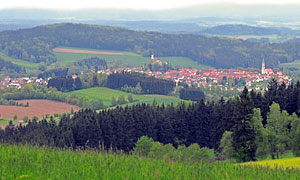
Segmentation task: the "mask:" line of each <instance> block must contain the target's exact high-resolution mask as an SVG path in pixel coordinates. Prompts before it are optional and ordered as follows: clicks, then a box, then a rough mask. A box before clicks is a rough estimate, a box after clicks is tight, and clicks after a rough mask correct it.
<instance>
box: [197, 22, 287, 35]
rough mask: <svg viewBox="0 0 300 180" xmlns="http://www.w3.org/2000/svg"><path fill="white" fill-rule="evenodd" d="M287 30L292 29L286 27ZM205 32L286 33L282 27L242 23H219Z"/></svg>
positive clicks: (221, 33) (217, 33) (219, 33)
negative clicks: (265, 26)
mask: <svg viewBox="0 0 300 180" xmlns="http://www.w3.org/2000/svg"><path fill="white" fill-rule="evenodd" d="M285 30H286V31H288V30H290V33H292V30H291V29H285ZM201 33H205V34H215V35H258V36H261V35H272V34H281V33H284V32H283V31H281V30H280V29H276V28H264V27H255V26H248V25H242V24H225V25H219V26H215V27H212V28H208V29H205V30H203V31H201Z"/></svg>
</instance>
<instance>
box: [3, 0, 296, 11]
mask: <svg viewBox="0 0 300 180" xmlns="http://www.w3.org/2000/svg"><path fill="white" fill-rule="evenodd" d="M1 1H2V2H1V3H0V9H7V8H46V9H62V10H77V9H88V8H94V9H96V8H99V9H100V8H101V9H102V8H118V9H149V10H162V9H173V8H180V7H185V6H193V5H199V4H209V3H224V2H225V3H238V4H293V3H297V4H300V0H1ZM170 2H171V3H170Z"/></svg>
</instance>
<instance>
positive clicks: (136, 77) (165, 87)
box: [107, 72, 175, 95]
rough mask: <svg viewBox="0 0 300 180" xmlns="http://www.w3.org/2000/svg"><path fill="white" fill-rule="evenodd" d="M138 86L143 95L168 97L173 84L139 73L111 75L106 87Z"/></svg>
mask: <svg viewBox="0 0 300 180" xmlns="http://www.w3.org/2000/svg"><path fill="white" fill-rule="evenodd" d="M138 84H140V86H141V88H142V93H144V94H162V95H168V94H169V93H171V92H172V91H173V90H174V87H175V82H173V81H168V80H164V79H157V78H154V77H150V76H147V75H145V74H141V73H126V72H124V73H113V74H111V75H109V76H108V78H107V87H108V88H112V89H121V88H122V87H125V86H129V87H136V86H137V85H138Z"/></svg>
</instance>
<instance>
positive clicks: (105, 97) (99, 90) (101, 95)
mask: <svg viewBox="0 0 300 180" xmlns="http://www.w3.org/2000/svg"><path fill="white" fill-rule="evenodd" d="M68 94H70V95H71V94H75V95H76V96H77V97H83V98H87V99H91V100H102V101H103V103H104V105H105V106H110V105H111V100H112V97H115V98H116V99H118V97H119V96H121V95H123V96H125V99H126V100H127V97H128V95H130V94H131V93H126V92H122V91H118V90H114V89H109V88H105V87H95V88H88V89H82V90H78V91H72V92H68ZM131 95H132V97H133V99H134V100H138V101H137V102H133V103H128V104H126V105H133V104H137V103H146V104H151V103H153V101H154V99H155V101H156V102H157V103H159V104H171V103H174V104H177V103H178V102H180V101H181V100H180V99H179V98H176V97H173V96H163V95H136V94H131Z"/></svg>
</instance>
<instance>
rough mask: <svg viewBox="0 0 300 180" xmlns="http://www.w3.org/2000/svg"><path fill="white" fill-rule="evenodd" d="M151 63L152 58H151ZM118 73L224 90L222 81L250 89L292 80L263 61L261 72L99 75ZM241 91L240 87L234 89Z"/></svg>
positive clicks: (133, 69) (210, 71)
mask: <svg viewBox="0 0 300 180" xmlns="http://www.w3.org/2000/svg"><path fill="white" fill-rule="evenodd" d="M151 60H152V61H153V57H152V58H151ZM117 72H118V73H120V72H139V73H144V74H147V75H149V76H154V77H155V78H161V79H168V80H171V81H174V82H176V85H178V84H179V83H182V82H184V83H186V84H187V85H192V84H193V85H196V86H209V87H212V86H219V87H220V86H221V87H222V86H223V87H224V88H225V87H226V88H225V89H228V88H227V85H228V83H227V84H224V79H225V80H226V81H227V82H228V81H229V80H231V81H234V80H241V79H243V81H244V83H245V84H244V85H247V86H248V87H251V86H252V85H255V84H259V83H260V82H265V83H267V82H269V81H270V80H271V79H272V78H275V79H277V81H278V82H279V83H282V82H285V83H286V84H289V83H290V82H291V81H292V79H291V78H290V77H289V76H287V75H284V74H283V73H282V72H276V73H275V72H274V71H273V70H272V69H270V68H268V69H266V68H265V63H264V60H263V62H262V68H261V72H248V71H245V70H240V69H205V70H198V69H188V68H183V69H180V70H170V71H167V72H160V71H156V72H153V71H150V70H146V71H144V69H143V68H141V67H134V68H130V67H128V68H119V69H115V70H113V71H111V70H102V71H99V73H105V74H111V73H117ZM235 88H240V89H242V88H243V86H241V87H235ZM254 88H255V89H256V90H262V89H261V87H254ZM229 90H234V88H233V87H230V88H229Z"/></svg>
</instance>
